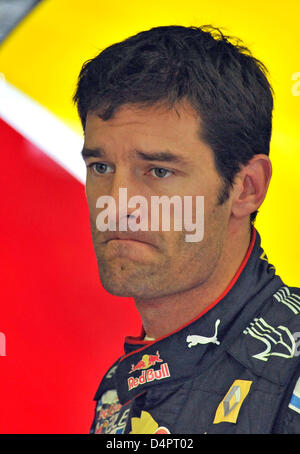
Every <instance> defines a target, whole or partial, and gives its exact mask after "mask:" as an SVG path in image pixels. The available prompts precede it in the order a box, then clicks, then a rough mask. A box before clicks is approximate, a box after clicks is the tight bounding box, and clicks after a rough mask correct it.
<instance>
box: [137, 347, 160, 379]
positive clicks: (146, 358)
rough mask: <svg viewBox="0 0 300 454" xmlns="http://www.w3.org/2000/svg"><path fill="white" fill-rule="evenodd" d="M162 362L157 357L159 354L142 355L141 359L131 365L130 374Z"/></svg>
mask: <svg viewBox="0 0 300 454" xmlns="http://www.w3.org/2000/svg"><path fill="white" fill-rule="evenodd" d="M162 362H163V360H162V359H161V358H160V357H159V352H158V351H157V352H156V355H143V356H142V359H141V360H140V361H139V362H138V363H137V364H136V365H134V364H132V365H131V370H130V372H129V373H130V374H131V373H132V372H135V371H136V370H141V369H148V368H149V367H152V366H155V364H156V363H162Z"/></svg>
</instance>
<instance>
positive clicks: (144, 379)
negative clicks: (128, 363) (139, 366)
mask: <svg viewBox="0 0 300 454" xmlns="http://www.w3.org/2000/svg"><path fill="white" fill-rule="evenodd" d="M131 372H132V371H131ZM168 377H170V371H169V367H168V363H163V364H162V365H161V366H160V369H158V370H154V369H152V368H151V369H147V370H143V371H142V373H141V375H140V376H139V377H130V378H128V390H129V391H130V390H131V389H134V388H136V387H137V386H140V385H144V384H145V383H149V382H151V381H153V380H162V379H163V378H168Z"/></svg>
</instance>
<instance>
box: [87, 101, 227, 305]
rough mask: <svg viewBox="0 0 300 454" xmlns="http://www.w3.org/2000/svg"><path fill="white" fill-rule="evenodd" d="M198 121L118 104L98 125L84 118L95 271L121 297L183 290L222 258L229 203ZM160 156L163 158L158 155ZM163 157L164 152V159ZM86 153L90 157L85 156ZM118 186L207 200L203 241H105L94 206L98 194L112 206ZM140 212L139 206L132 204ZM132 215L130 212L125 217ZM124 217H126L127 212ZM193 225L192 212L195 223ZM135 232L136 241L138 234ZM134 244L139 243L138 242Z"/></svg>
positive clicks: (149, 235) (149, 234)
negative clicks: (221, 198) (222, 193)
mask: <svg viewBox="0 0 300 454" xmlns="http://www.w3.org/2000/svg"><path fill="white" fill-rule="evenodd" d="M198 132H199V118H197V116H196V113H195V112H194V111H193V110H192V108H191V107H190V106H189V105H187V104H185V105H178V106H176V110H175V109H172V110H166V109H164V108H162V107H160V108H158V107H151V108H138V107H136V106H127V105H125V106H123V107H121V108H120V110H118V111H117V112H116V114H115V115H114V117H113V118H111V119H110V120H107V121H103V120H101V118H100V117H98V116H97V115H96V114H95V113H89V114H88V116H87V121H86V128H85V143H84V148H85V149H87V151H89V150H98V152H99V151H100V152H101V154H100V155H99V156H97V155H96V153H94V155H95V156H93V153H88V152H87V155H86V157H85V161H86V165H87V181H86V195H87V200H88V205H89V212H90V222H91V231H92V238H93V244H94V249H95V253H96V257H97V262H98V267H99V274H100V278H101V282H102V284H103V286H104V288H105V289H106V290H107V291H108V292H110V293H112V294H114V295H119V296H126V297H128V296H130V297H136V298H145V299H147V298H158V297H163V296H167V295H172V294H175V293H178V292H183V291H186V290H189V289H191V288H194V287H196V286H198V285H202V284H203V283H205V282H206V281H207V280H208V279H209V278H210V277H211V276H212V274H213V272H214V270H215V269H216V266H217V264H218V261H219V259H220V257H221V254H222V249H223V244H224V241H225V237H226V231H227V225H228V222H229V217H230V199H229V200H228V201H227V202H226V203H224V204H223V205H221V206H220V205H219V204H218V194H219V192H220V190H221V188H222V186H223V182H222V179H221V177H220V176H219V174H218V173H217V170H216V168H215V164H214V158H213V152H212V150H211V149H210V148H209V147H208V146H207V145H206V144H205V143H204V142H202V141H201V140H200V139H199V135H198ZM162 152H163V153H162ZM166 152H167V153H168V155H167V154H166ZM88 154H89V156H88ZM119 188H127V199H128V200H129V199H130V198H131V197H132V196H143V197H144V198H145V199H146V200H147V201H148V207H150V206H151V201H150V199H151V196H163V195H164V196H167V197H169V198H171V197H172V196H174V195H177V196H180V197H181V198H182V200H184V199H183V197H184V196H193V207H194V209H195V196H204V237H203V240H202V241H200V242H187V241H185V235H186V233H189V232H187V231H185V229H184V227H183V229H182V231H174V228H173V223H172V218H173V215H174V210H171V223H170V226H171V229H170V231H163V230H162V228H161V223H160V228H159V231H151V229H150V226H151V223H150V218H151V213H149V214H148V216H149V230H148V231H144V232H137V233H136V234H135V237H134V239H133V240H130V237H131V236H132V235H133V234H132V231H131V230H130V229H128V230H127V231H125V232H122V235H120V236H121V238H122V239H116V238H114V239H109V238H111V237H109V234H111V233H112V232H103V231H100V230H98V228H97V226H96V219H97V216H98V214H99V213H100V212H101V209H99V208H96V202H97V199H98V198H99V197H101V196H107V195H109V196H112V197H113V198H114V200H115V202H116V207H117V213H116V214H117V218H116V219H117V225H116V230H117V231H116V232H114V233H113V234H115V235H116V236H117V235H118V230H119V228H118V219H119V216H121V217H122V216H123V214H122V213H119V211H118V204H119ZM136 208H138V206H137V207H136ZM133 211H135V210H133V209H129V208H128V214H130V213H131V212H133ZM149 211H150V210H149ZM124 216H125V215H124ZM193 219H194V220H195V212H194V218H193ZM139 235H140V236H139ZM137 239H139V240H140V241H137Z"/></svg>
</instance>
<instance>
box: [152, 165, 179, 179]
mask: <svg viewBox="0 0 300 454" xmlns="http://www.w3.org/2000/svg"><path fill="white" fill-rule="evenodd" d="M151 172H154V175H153V176H155V177H156V178H161V179H162V178H166V177H168V176H170V175H172V174H173V173H174V172H172V171H171V170H168V169H164V168H163V167H153V169H151V170H150V173H151Z"/></svg>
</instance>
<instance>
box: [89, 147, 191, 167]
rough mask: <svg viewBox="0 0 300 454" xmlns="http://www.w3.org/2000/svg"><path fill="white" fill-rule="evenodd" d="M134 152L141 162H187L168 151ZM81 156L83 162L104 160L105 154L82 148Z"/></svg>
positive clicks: (95, 149)
mask: <svg viewBox="0 0 300 454" xmlns="http://www.w3.org/2000/svg"><path fill="white" fill-rule="evenodd" d="M134 151H135V153H136V156H137V157H138V158H139V159H141V160H143V161H160V162H174V163H176V164H186V163H187V162H188V161H187V160H186V159H185V158H183V157H181V156H178V155H177V154H175V153H173V152H171V151H169V150H163V151H152V152H147V153H146V152H144V151H140V150H134ZM81 155H82V157H83V159H84V160H85V159H88V158H105V157H106V152H105V150H104V148H102V147H97V148H87V147H83V149H82V151H81Z"/></svg>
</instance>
